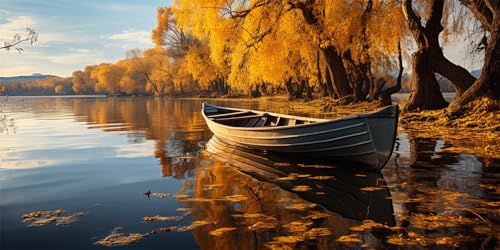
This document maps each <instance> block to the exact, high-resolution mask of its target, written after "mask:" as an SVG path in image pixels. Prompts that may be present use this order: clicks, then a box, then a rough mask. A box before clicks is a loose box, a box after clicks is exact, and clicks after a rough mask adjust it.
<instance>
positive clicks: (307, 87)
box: [302, 79, 313, 102]
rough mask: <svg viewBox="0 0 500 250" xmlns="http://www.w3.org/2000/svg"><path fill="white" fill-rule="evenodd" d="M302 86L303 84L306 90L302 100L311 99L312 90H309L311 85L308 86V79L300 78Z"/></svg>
mask: <svg viewBox="0 0 500 250" xmlns="http://www.w3.org/2000/svg"><path fill="white" fill-rule="evenodd" d="M302 82H303V84H304V86H305V90H306V96H305V97H304V101H306V102H308V101H311V100H312V99H313V97H312V90H311V86H309V80H308V79H306V80H302Z"/></svg>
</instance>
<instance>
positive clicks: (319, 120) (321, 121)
mask: <svg viewBox="0 0 500 250" xmlns="http://www.w3.org/2000/svg"><path fill="white" fill-rule="evenodd" d="M207 105H208V106H212V107H215V108H217V109H221V110H224V109H225V110H234V111H245V110H246V111H251V112H255V113H258V114H269V115H273V116H277V117H283V118H293V119H298V120H307V121H315V122H314V123H309V124H298V125H287V126H274V127H237V126H229V125H225V124H222V123H218V122H216V121H214V120H212V119H210V118H209V117H208V116H207V115H206V114H205V107H206V106H207ZM394 106H397V105H389V106H386V107H384V108H382V109H379V110H377V111H373V112H366V113H362V114H359V115H352V116H346V117H340V118H336V119H322V118H309V117H303V116H294V115H285V114H280V113H273V112H264V111H258V110H252V109H239V108H228V107H220V106H217V105H212V104H209V103H208V102H203V105H202V110H201V111H202V112H201V113H202V116H203V118H204V119H205V121H206V122H207V123H211V124H214V125H216V126H219V127H222V128H226V129H232V130H241V131H276V130H287V129H293V128H304V127H313V126H319V125H325V124H328V123H333V122H339V121H348V120H354V119H360V118H367V119H369V118H379V117H371V116H370V115H375V114H377V113H379V112H381V111H383V110H385V109H387V108H389V107H394ZM380 118H397V108H396V115H395V116H394V117H380Z"/></svg>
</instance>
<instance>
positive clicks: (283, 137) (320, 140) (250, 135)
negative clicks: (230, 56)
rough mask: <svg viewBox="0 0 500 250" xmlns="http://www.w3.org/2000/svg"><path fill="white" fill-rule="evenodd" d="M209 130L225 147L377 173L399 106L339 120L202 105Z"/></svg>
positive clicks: (389, 150) (388, 146) (389, 147)
mask: <svg viewBox="0 0 500 250" xmlns="http://www.w3.org/2000/svg"><path fill="white" fill-rule="evenodd" d="M202 114H203V117H204V118H205V120H206V122H207V125H208V127H209V128H210V130H211V131H212V132H213V133H214V134H215V136H217V137H218V138H219V139H221V140H223V141H224V142H226V143H229V144H233V145H238V146H244V147H247V148H252V149H260V150H266V151H271V152H281V153H288V154H290V153H293V154H294V155H297V154H298V155H304V156H307V157H309V158H319V159H321V158H328V159H334V160H336V162H339V163H342V162H346V163H352V162H353V163H359V164H362V165H365V166H368V167H370V168H372V169H376V170H380V169H381V168H382V167H383V166H384V165H385V163H386V162H387V161H388V159H389V157H390V156H391V153H392V149H393V146H394V141H395V138H396V128H397V117H398V108H397V106H388V107H386V108H383V109H381V110H379V111H377V112H373V113H365V114H360V115H357V116H352V117H346V118H342V119H335V120H328V119H314V118H305V117H298V116H289V115H282V114H276V113H268V112H261V111H254V110H245V109H234V108H225V107H219V106H214V105H210V104H207V103H203V112H202Z"/></svg>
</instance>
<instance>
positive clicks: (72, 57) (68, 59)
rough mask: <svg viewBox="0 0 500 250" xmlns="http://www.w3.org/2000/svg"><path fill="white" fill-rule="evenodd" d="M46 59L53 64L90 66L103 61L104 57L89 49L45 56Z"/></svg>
mask: <svg viewBox="0 0 500 250" xmlns="http://www.w3.org/2000/svg"><path fill="white" fill-rule="evenodd" d="M47 58H48V59H49V60H50V61H51V62H53V63H58V64H72V65H90V64H95V63H100V62H104V61H105V57H104V56H103V55H102V54H101V53H100V52H98V51H95V50H90V49H71V50H69V51H68V52H66V53H64V54H61V55H56V56H47Z"/></svg>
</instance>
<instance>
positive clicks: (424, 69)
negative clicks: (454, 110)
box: [403, 51, 448, 111]
mask: <svg viewBox="0 0 500 250" xmlns="http://www.w3.org/2000/svg"><path fill="white" fill-rule="evenodd" d="M412 88H413V92H412V94H411V96H410V99H409V100H408V102H407V103H406V105H405V107H404V108H403V109H404V110H406V111H412V110H427V109H441V108H444V107H446V106H447V105H448V103H447V102H446V101H445V100H444V98H443V94H441V91H440V90H439V84H438V82H437V80H436V77H435V76H434V72H433V71H432V68H431V66H430V65H429V55H428V54H427V53H426V52H425V51H417V52H415V53H414V54H413V83H412Z"/></svg>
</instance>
